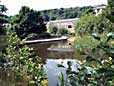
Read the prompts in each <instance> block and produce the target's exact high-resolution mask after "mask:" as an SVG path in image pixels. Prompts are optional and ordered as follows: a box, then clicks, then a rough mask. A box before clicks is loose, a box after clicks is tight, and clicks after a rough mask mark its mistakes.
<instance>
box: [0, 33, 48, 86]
mask: <svg viewBox="0 0 114 86" xmlns="http://www.w3.org/2000/svg"><path fill="white" fill-rule="evenodd" d="M23 41H24V40H23ZM23 41H21V40H20V39H19V38H18V37H17V35H16V34H15V33H12V32H10V33H8V38H7V45H8V46H7V48H6V51H5V52H3V53H1V56H0V59H1V60H0V61H1V62H0V63H1V67H2V68H4V69H6V70H7V69H9V70H11V71H13V72H15V73H16V75H17V76H20V77H22V78H24V77H25V78H26V79H25V80H27V82H28V85H29V86H33V85H34V86H43V82H44V81H45V80H46V78H45V72H44V70H43V66H42V63H41V59H40V58H39V57H38V56H35V54H34V52H33V49H31V48H29V47H27V46H26V45H23Z"/></svg>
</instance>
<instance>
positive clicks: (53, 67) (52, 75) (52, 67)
mask: <svg viewBox="0 0 114 86" xmlns="http://www.w3.org/2000/svg"><path fill="white" fill-rule="evenodd" d="M68 61H71V62H72V63H73V65H72V69H73V70H77V66H79V65H78V64H77V62H78V61H77V60H74V59H47V64H45V65H44V69H45V70H46V71H47V78H48V82H49V84H48V85H49V86H56V84H57V82H59V79H58V75H59V74H60V73H61V72H62V73H64V74H65V76H64V78H66V77H67V76H66V73H65V70H66V69H65V68H67V62H68ZM57 64H63V65H64V66H65V68H58V67H57Z"/></svg>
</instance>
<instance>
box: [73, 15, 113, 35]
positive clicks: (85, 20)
mask: <svg viewBox="0 0 114 86" xmlns="http://www.w3.org/2000/svg"><path fill="white" fill-rule="evenodd" d="M113 29H114V25H113V23H112V22H110V21H109V20H108V19H107V18H106V17H105V16H104V15H102V14H101V15H98V16H95V15H94V14H92V13H89V14H85V15H84V16H82V17H81V18H80V19H79V20H78V21H77V22H76V27H75V31H76V33H78V34H80V35H81V36H82V35H84V34H86V35H87V34H92V33H94V32H96V33H100V34H101V33H103V32H110V31H113Z"/></svg>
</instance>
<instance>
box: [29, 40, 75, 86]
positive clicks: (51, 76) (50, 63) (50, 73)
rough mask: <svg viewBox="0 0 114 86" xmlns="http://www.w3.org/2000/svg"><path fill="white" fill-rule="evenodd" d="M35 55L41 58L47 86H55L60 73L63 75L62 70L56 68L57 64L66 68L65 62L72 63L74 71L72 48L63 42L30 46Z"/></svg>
mask: <svg viewBox="0 0 114 86" xmlns="http://www.w3.org/2000/svg"><path fill="white" fill-rule="evenodd" d="M29 46H30V47H32V48H34V51H35V53H36V54H37V55H38V56H40V57H41V58H42V62H43V64H44V69H45V70H46V73H47V78H48V86H56V84H57V82H59V79H58V76H59V74H60V72H63V73H64V74H65V69H64V68H58V67H57V64H63V65H64V66H65V67H67V62H68V61H72V62H73V64H74V65H73V66H72V68H74V69H76V68H75V67H76V66H75V65H76V63H77V60H76V59H75V58H76V57H75V54H74V50H73V48H72V47H71V46H70V45H69V44H68V43H67V42H65V41H56V42H46V43H36V44H30V45H29ZM65 77H66V76H65Z"/></svg>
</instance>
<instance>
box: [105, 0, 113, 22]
mask: <svg viewBox="0 0 114 86" xmlns="http://www.w3.org/2000/svg"><path fill="white" fill-rule="evenodd" d="M106 16H107V18H108V19H109V20H110V21H112V22H113V23H114V0H108V5H107V8H106Z"/></svg>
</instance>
